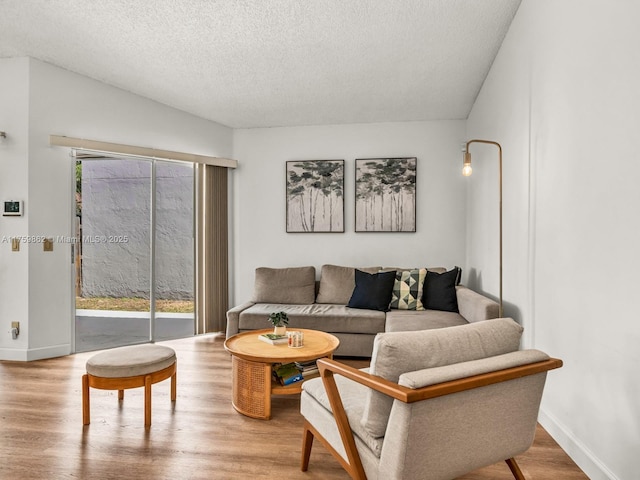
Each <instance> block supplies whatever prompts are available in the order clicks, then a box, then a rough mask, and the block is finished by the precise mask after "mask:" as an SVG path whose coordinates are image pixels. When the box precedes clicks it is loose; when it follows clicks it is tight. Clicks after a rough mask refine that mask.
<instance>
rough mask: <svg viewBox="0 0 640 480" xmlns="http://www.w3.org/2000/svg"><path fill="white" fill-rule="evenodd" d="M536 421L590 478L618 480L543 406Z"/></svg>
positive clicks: (592, 479)
mask: <svg viewBox="0 0 640 480" xmlns="http://www.w3.org/2000/svg"><path fill="white" fill-rule="evenodd" d="M538 422H539V423H540V425H542V427H543V428H544V429H545V430H546V431H547V432H548V433H549V435H551V436H552V437H553V439H554V440H555V441H556V442H558V445H560V446H561V447H562V449H563V450H564V451H565V452H567V455H569V456H570V457H571V459H572V460H573V461H574V462H575V463H576V465H578V467H580V468H581V469H582V471H583V472H584V473H586V474H587V476H588V477H589V479H590V480H620V479H619V478H618V477H617V476H616V475H614V474H613V472H612V471H611V470H609V469H608V468H607V466H606V465H604V464H603V463H602V462H601V461H600V460H599V459H598V458H597V457H596V456H595V455H594V454H593V452H591V450H589V449H588V448H587V447H586V446H585V445H584V444H583V443H582V442H580V440H578V439H577V438H576V437H575V436H574V435H573V434H572V433H571V432H570V431H569V429H568V428H567V427H566V426H565V425H563V424H562V423H561V422H559V421H558V419H557V418H555V417H554V416H553V415H550V414H549V413H548V412H546V411H545V410H544V409H543V408H541V409H540V412H539V415H538Z"/></svg>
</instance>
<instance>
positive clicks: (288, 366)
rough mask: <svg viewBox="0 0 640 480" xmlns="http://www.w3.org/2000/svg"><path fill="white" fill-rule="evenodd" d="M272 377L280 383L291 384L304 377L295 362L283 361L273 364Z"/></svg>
mask: <svg viewBox="0 0 640 480" xmlns="http://www.w3.org/2000/svg"><path fill="white" fill-rule="evenodd" d="M273 376H274V379H275V380H276V381H277V382H278V383H280V384H281V385H285V386H287V385H291V384H292V383H296V382H299V381H301V380H303V379H304V377H303V375H302V372H301V371H300V370H298V367H296V364H295V363H285V364H278V365H274V366H273Z"/></svg>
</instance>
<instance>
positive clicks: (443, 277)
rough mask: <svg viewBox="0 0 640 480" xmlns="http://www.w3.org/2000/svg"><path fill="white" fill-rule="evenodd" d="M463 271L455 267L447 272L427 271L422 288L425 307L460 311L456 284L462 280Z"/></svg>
mask: <svg viewBox="0 0 640 480" xmlns="http://www.w3.org/2000/svg"><path fill="white" fill-rule="evenodd" d="M461 271H462V270H461V269H460V268H459V267H455V268H454V269H453V270H449V271H448V272H445V273H435V272H427V277H426V278H425V279H424V287H423V289H422V304H423V305H424V308H426V309H428V310H442V311H445V312H456V313H458V297H457V296H456V285H457V284H458V283H459V282H460V273H461Z"/></svg>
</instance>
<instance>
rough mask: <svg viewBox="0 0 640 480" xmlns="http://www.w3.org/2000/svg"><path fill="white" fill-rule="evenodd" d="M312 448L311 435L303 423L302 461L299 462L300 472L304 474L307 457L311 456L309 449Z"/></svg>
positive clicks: (307, 464)
mask: <svg viewBox="0 0 640 480" xmlns="http://www.w3.org/2000/svg"><path fill="white" fill-rule="evenodd" d="M312 446H313V433H311V430H309V428H308V426H307V421H306V420H305V421H304V430H303V432H302V461H301V462H300V470H302V471H303V472H306V471H307V469H308V468H309V457H310V456H311V447H312Z"/></svg>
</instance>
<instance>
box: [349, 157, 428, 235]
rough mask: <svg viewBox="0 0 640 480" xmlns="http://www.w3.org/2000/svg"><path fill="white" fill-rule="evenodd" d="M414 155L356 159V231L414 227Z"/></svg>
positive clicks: (394, 230) (380, 230)
mask: <svg viewBox="0 0 640 480" xmlns="http://www.w3.org/2000/svg"><path fill="white" fill-rule="evenodd" d="M416 164H417V159H416V157H403V158H361V159H356V188H355V195H356V232H415V231H416Z"/></svg>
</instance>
